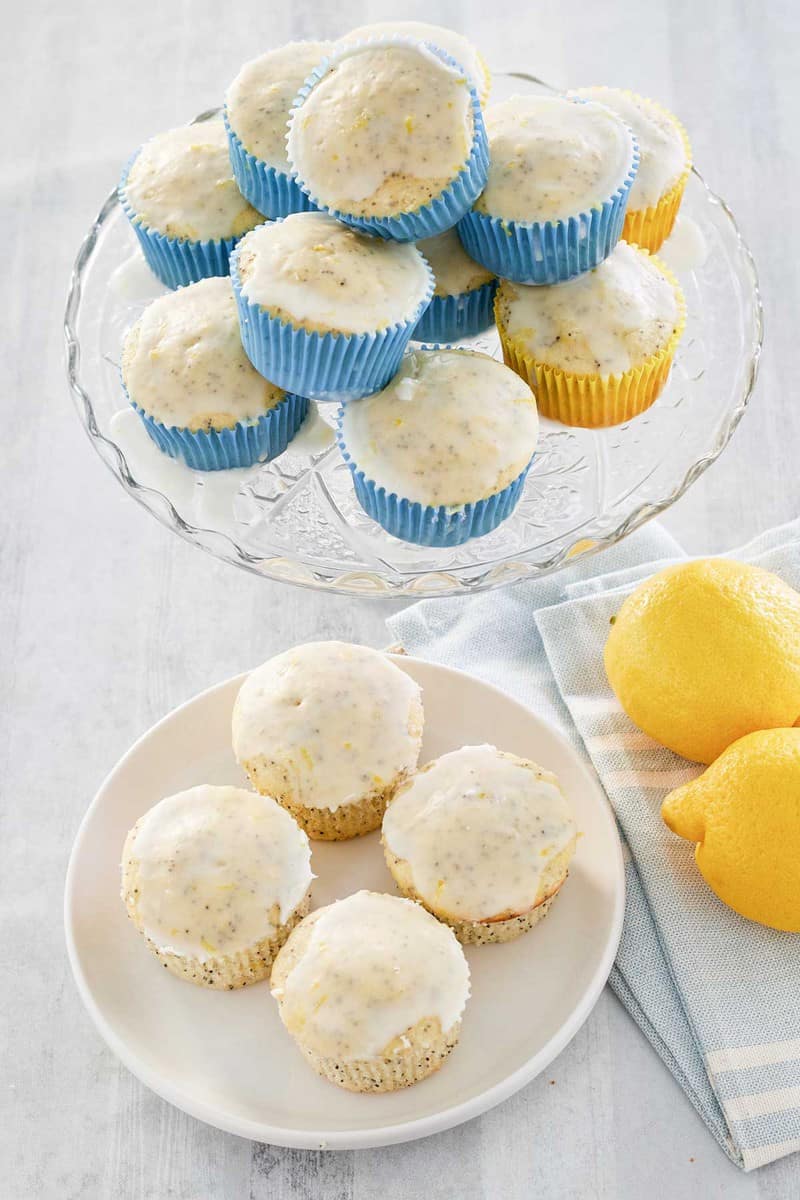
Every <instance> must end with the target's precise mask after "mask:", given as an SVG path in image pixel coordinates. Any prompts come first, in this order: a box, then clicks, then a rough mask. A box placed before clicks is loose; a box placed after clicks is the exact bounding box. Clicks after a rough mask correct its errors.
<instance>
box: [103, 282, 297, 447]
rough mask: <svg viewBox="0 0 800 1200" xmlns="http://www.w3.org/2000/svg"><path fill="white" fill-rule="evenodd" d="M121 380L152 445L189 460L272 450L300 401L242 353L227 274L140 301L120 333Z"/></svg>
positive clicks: (291, 430)
mask: <svg viewBox="0 0 800 1200" xmlns="http://www.w3.org/2000/svg"><path fill="white" fill-rule="evenodd" d="M122 380H123V383H124V385H125V390H126V392H127V394H128V398H129V400H130V401H131V403H132V404H133V406H134V407H135V408H136V410H137V412H138V413H139V415H140V417H141V418H142V421H143V423H144V425H145V428H146V429H147V432H148V434H149V435H150V437H151V438H152V440H153V441H154V442H155V443H156V445H157V446H158V447H159V449H161V450H163V451H164V452H165V453H167V454H169V455H171V456H172V457H173V458H180V459H183V461H185V462H186V464H187V465H188V466H190V467H192V468H194V469H196V470H212V469H220V468H226V467H247V466H251V465H252V464H253V463H255V462H257V461H264V460H266V459H272V458H274V457H275V456H276V455H277V454H280V453H281V452H282V451H283V450H285V449H286V446H287V445H288V443H289V441H290V440H291V438H292V437H293V436H294V434H295V433H296V432H297V430H298V429H299V427H300V425H301V424H302V422H303V419H304V417H305V415H306V412H307V411H308V401H307V400H306V399H304V398H302V397H300V396H296V395H288V394H287V393H286V392H285V391H284V389H283V388H280V387H277V386H276V385H275V384H273V383H271V382H270V381H269V380H268V379H265V378H264V376H263V375H260V374H259V373H258V371H256V369H255V368H254V367H253V366H252V364H251V363H250V360H249V359H248V357H247V355H246V354H245V352H244V349H243V348H242V340H241V337H240V335H239V321H238V317H237V312H236V301H235V299H234V295H233V289H232V288H231V281H230V279H229V278H227V277H225V278H214V279H203V280H200V281H199V282H198V283H193V284H190V285H189V286H188V287H183V288H178V290H177V291H174V292H169V293H168V294H167V295H166V296H159V297H158V299H156V300H153V301H152V302H151V303H150V304H148V306H147V308H146V309H145V310H144V312H143V313H142V315H141V317H140V318H139V320H138V321H137V322H136V323H135V324H134V325H133V326H132V327H131V328H130V329H129V330H128V333H127V334H126V336H125V341H124V343H123V347H122Z"/></svg>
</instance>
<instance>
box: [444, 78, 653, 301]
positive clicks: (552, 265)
mask: <svg viewBox="0 0 800 1200" xmlns="http://www.w3.org/2000/svg"><path fill="white" fill-rule="evenodd" d="M578 103H584V102H582V101H578ZM631 136H632V137H633V134H631ZM638 166H639V146H638V143H637V141H636V138H635V137H633V159H632V162H631V167H630V170H629V171H628V174H627V175H626V177H625V179H624V181H623V183H622V184H621V185H620V187H618V188H617V190H616V192H614V194H613V196H611V197H609V199H608V200H606V201H605V202H604V203H603V204H602V206H601V207H600V208H593V209H591V210H590V211H589V212H582V213H579V214H578V215H577V216H575V217H570V218H569V219H568V220H566V221H510V220H509V221H504V220H502V219H501V218H500V217H492V216H489V215H488V214H487V213H482V212H476V211H475V209H472V210H471V211H470V212H468V213H467V214H466V216H464V217H462V219H461V220H460V221H459V223H458V225H457V226H456V229H457V232H458V236H459V237H460V239H461V244H462V246H463V247H464V249H465V250H466V252H467V254H469V256H470V258H474V259H475V261H476V262H479V263H481V265H482V266H484V267H486V269H487V271H491V272H492V273H493V274H495V275H498V276H500V278H501V279H511V280H513V281H514V282H515V283H528V284H552V283H564V282H565V281H566V280H567V279H573V278H574V277H575V276H576V275H582V274H583V273H584V272H585V271H591V270H592V269H593V268H594V267H597V266H599V265H600V263H601V262H602V261H603V259H605V258H608V256H609V254H610V253H611V251H612V250H613V249H614V247H615V246H616V244H617V242H618V241H619V239H620V237H621V235H622V226H623V224H624V222H625V210H626V208H627V206H628V196H629V195H630V190H631V187H632V185H633V181H634V179H635V178H636V171H637V168H638Z"/></svg>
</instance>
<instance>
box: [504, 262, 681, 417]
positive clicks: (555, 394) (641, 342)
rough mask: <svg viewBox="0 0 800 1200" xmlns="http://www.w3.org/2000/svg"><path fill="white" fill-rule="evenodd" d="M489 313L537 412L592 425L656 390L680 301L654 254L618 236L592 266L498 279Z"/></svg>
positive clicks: (640, 406) (646, 403)
mask: <svg viewBox="0 0 800 1200" xmlns="http://www.w3.org/2000/svg"><path fill="white" fill-rule="evenodd" d="M495 316H496V319H497V328H498V331H499V333H500V341H501V344H502V347H503V357H504V358H505V361H506V362H507V363H508V365H509V366H510V367H511V368H512V369H513V370H514V371H516V372H517V373H518V374H519V375H521V376H522V378H523V379H525V380H526V381H527V382H528V383H529V384H530V386H531V387H532V388H533V390H534V392H535V394H536V403H537V404H538V406H539V412H540V413H541V415H542V416H545V417H552V418H553V420H555V421H562V422H563V423H564V424H565V425H583V426H586V427H589V428H596V427H598V426H601V425H618V424H619V423H620V422H621V421H628V420H630V418H631V417H635V416H636V415H637V414H638V413H641V412H644V410H645V409H646V408H649V407H650V405H651V404H652V403H653V402H654V400H656V398H657V397H658V396H659V394H660V393H661V391H662V390H663V388H664V386H665V384H666V382H667V379H668V378H669V372H670V368H671V366H672V360H673V358H674V355H675V350H676V348H677V346H678V342H679V341H680V338H681V334H682V333H683V329H684V326H685V324H686V305H685V302H684V298H683V292H682V291H681V289H680V286H679V284H678V281H677V280H676V279H675V277H674V276H673V275H672V273H671V272H670V271H669V270H668V269H667V268H666V267H665V266H664V264H663V263H662V262H660V261H659V259H657V258H655V257H653V256H651V255H649V254H648V253H647V251H646V250H641V249H639V248H638V247H637V246H629V245H628V243H627V242H620V243H619V245H618V246H617V248H616V249H615V250H614V253H613V254H611V255H610V256H609V258H607V259H606V260H605V261H604V262H602V263H601V264H600V266H599V267H597V268H596V270H594V271H590V272H589V273H588V274H585V275H580V276H579V277H578V278H577V279H572V280H570V281H569V282H568V283H563V284H559V285H558V287H541V288H531V287H521V286H520V285H519V284H516V283H509V282H507V281H505V280H504V281H503V282H502V283H501V284H500V287H499V289H498V292H497V296H496V298H495Z"/></svg>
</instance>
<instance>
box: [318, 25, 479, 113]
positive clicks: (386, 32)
mask: <svg viewBox="0 0 800 1200" xmlns="http://www.w3.org/2000/svg"><path fill="white" fill-rule="evenodd" d="M396 35H399V36H400V37H406V38H413V40H414V41H417V42H429V43H430V44H431V45H433V46H438V47H439V49H440V50H444V52H445V54H449V55H450V57H451V58H452V59H453V60H454V61H455V62H457V63H458V65H459V66H460V67H463V68H464V70H465V71H466V73H467V75H468V76H469V79H470V82H471V83H472V86H473V87H474V88H475V91H476V92H477V93H478V99H479V100H480V102H481V104H485V103H486V101H487V100H488V99H489V92H490V90H491V86H492V79H491V75H490V72H489V68H488V67H487V65H486V63H485V62H484V61H483V56H482V55H481V54H480V52H479V51H478V50H476V48H475V47H474V46H473V45H472V43H471V42H469V41H467V39H466V38H465V37H464V36H463V34H460V33H456V31H455V30H454V29H446V28H444V26H442V25H427V24H425V22H424V21H374V22H373V23H372V24H371V25H359V26H358V28H357V29H352V30H351V31H350V33H348V34H347V35H346V36H345V37H343V38H341V39H340V42H341V43H344V44H346V43H348V42H365V41H371V40H373V39H374V38H384V37H393V36H396Z"/></svg>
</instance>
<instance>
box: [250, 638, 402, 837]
mask: <svg viewBox="0 0 800 1200" xmlns="http://www.w3.org/2000/svg"><path fill="white" fill-rule="evenodd" d="M422 722H423V712H422V700H421V694H420V689H419V687H418V685H417V684H416V683H415V682H414V680H413V679H411V677H410V676H409V675H406V673H405V672H404V671H401V670H400V668H399V667H397V666H395V664H394V663H393V662H392V661H391V660H390V659H389V658H388V657H387V656H386V655H385V654H381V653H380V652H379V651H377V650H371V649H370V648H369V647H367V646H354V645H350V644H348V643H346V642H335V641H331V642H308V643H306V644H305V645H302V646H296V647H295V648H294V649H292V650H287V651H286V652H285V653H283V654H279V655H277V656H276V657H275V658H271V659H269V661H268V662H266V663H264V665H263V666H261V667H259V668H258V669H257V670H255V671H253V672H252V673H251V674H250V675H249V676H248V678H247V679H246V681H245V682H244V684H243V685H242V687H241V689H240V691H239V695H238V696H237V698H236V703H235V705H234V709H233V749H234V753H235V755H236V758H237V761H238V762H239V763H240V764H241V766H242V767H243V768H244V770H245V771H246V772H247V774H248V776H249V778H250V780H251V782H252V784H253V786H254V787H256V788H257V789H258V790H259V791H260V792H264V793H266V794H267V795H270V796H274V797H275V798H276V800H278V801H279V803H281V804H283V805H284V807H285V808H287V809H288V810H289V812H291V813H292V815H293V816H294V817H295V818H296V819H297V821H298V822H299V824H300V825H301V826H302V827H303V829H305V830H306V832H307V833H308V835H309V837H312V838H319V839H321V840H324V841H339V840H342V839H344V838H350V837H356V836H358V835H360V834H364V833H369V832H370V831H371V830H373V829H377V828H378V827H379V825H380V823H381V818H382V817H383V812H384V809H385V808H386V804H387V802H388V798H389V796H390V795H391V793H392V792H393V790H394V789H395V788H396V787H397V785H398V784H399V783H400V782H402V780H403V779H405V777H406V776H407V775H408V773H409V772H410V771H413V770H414V768H415V767H416V764H417V759H418V757H419V749H420V744H421V740H422Z"/></svg>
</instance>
